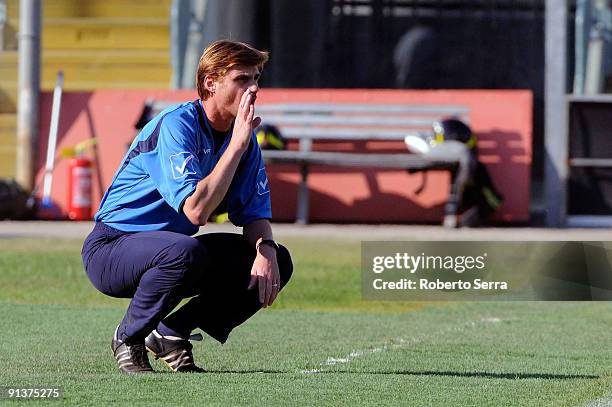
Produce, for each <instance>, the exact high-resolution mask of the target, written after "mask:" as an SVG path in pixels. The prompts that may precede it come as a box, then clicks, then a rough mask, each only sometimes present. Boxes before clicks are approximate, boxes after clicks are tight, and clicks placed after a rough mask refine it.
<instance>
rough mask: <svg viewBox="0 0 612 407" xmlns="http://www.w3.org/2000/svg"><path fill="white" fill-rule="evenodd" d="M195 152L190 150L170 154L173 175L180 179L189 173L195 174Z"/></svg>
mask: <svg viewBox="0 0 612 407" xmlns="http://www.w3.org/2000/svg"><path fill="white" fill-rule="evenodd" d="M193 159H194V156H193V154H191V153H189V152H181V153H177V154H173V155H171V156H170V168H171V169H172V177H173V178H174V179H180V178H183V177H186V176H187V175H189V174H195V173H196V172H195V170H194V169H193V164H192V163H193Z"/></svg>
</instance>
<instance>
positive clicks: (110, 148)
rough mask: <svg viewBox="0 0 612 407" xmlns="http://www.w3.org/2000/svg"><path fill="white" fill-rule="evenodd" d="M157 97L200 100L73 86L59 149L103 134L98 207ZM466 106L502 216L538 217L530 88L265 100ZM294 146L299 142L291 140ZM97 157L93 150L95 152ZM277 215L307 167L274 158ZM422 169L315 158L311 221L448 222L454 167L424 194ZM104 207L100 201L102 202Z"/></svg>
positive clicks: (58, 171)
mask: <svg viewBox="0 0 612 407" xmlns="http://www.w3.org/2000/svg"><path fill="white" fill-rule="evenodd" d="M149 98H154V99H162V100H169V101H176V102H182V101H187V100H194V99H196V98H197V94H196V93H194V92H193V91H192V90H186V91H168V90H129V91H122V90H99V91H94V92H66V93H64V96H63V101H62V111H61V119H60V125H59V134H58V146H57V151H58V152H59V151H60V150H61V149H62V148H64V147H69V146H74V145H76V144H77V143H78V142H80V141H83V140H85V139H87V138H90V137H96V138H97V140H98V147H97V157H96V158H97V160H96V161H97V171H96V172H95V177H94V185H93V200H94V206H95V207H96V208H97V205H98V203H99V202H100V200H101V197H102V195H103V193H104V190H105V189H106V188H107V187H108V186H109V184H110V182H111V181H112V178H113V175H114V173H115V171H116V169H117V167H118V166H119V163H120V162H121V160H122V158H123V155H124V154H125V151H126V149H127V147H128V145H129V143H130V142H131V140H132V139H133V137H134V136H135V129H134V124H135V123H136V121H137V119H138V117H139V115H140V113H141V111H142V107H143V104H144V103H145V101H146V100H147V99H149ZM51 101H52V94H51V93H43V95H42V98H41V109H40V112H41V120H40V125H41V127H40V129H41V140H40V143H39V148H38V161H37V181H39V180H40V179H42V175H43V171H44V158H45V157H46V149H47V135H48V131H49V121H50V116H51ZM314 101H316V102H334V103H357V102H359V103H361V102H363V103H398V104H402V103H405V104H424V105H425V104H458V105H465V106H467V107H469V109H470V123H471V127H472V129H473V130H474V132H475V133H476V134H477V136H478V148H479V151H480V159H481V161H482V162H484V163H485V164H486V166H487V168H488V169H489V170H490V173H491V176H492V178H493V181H494V182H495V185H496V186H498V189H499V190H500V192H501V193H502V194H503V195H504V197H505V200H504V204H503V206H502V207H501V208H500V210H499V211H498V213H497V214H496V215H495V220H497V221H499V222H512V223H515V222H518V223H521V222H527V221H528V220H529V203H530V176H531V163H532V106H533V101H532V94H531V91H527V90H468V91H464V90H457V91H455V90H444V91H412V90H402V91H397V90H359V89H351V90H340V89H326V90H316V89H264V90H262V91H261V92H260V94H259V95H258V98H257V103H258V104H264V103H276V102H314ZM290 148H297V146H296V145H291V146H290ZM314 148H315V149H317V150H350V151H363V150H377V151H378V150H385V151H391V150H394V151H405V147H404V146H403V145H402V143H391V144H389V143H384V144H381V143H380V142H367V143H358V144H354V143H315V146H314ZM89 155H90V157H93V154H89ZM67 171H68V170H67V161H66V160H62V161H60V162H58V163H57V165H56V167H55V171H54V183H53V188H52V199H53V201H54V203H55V205H56V210H55V211H45V212H41V213H40V216H41V217H43V218H45V217H51V218H63V217H66V213H67V209H66V206H67V195H68V192H67ZM268 176H269V178H270V187H271V191H272V208H273V213H274V220H276V221H293V220H294V219H295V208H296V198H297V183H298V180H299V172H298V168H297V167H295V166H292V165H269V166H268ZM422 177H423V174H422V173H415V174H408V173H407V172H405V171H395V170H393V171H390V170H376V169H365V170H361V169H349V168H340V167H338V168H335V167H324V166H315V167H312V169H311V174H310V177H309V187H310V190H311V200H310V220H311V221H312V222H360V223H361V222H363V223H435V222H440V221H441V219H442V215H443V208H444V203H445V201H446V197H447V193H448V182H449V179H448V175H447V173H446V172H444V171H431V172H429V173H428V175H427V182H426V187H425V189H424V190H423V191H422V192H421V193H420V194H416V192H415V190H416V189H417V188H418V187H419V185H421V182H422ZM94 212H95V208H94Z"/></svg>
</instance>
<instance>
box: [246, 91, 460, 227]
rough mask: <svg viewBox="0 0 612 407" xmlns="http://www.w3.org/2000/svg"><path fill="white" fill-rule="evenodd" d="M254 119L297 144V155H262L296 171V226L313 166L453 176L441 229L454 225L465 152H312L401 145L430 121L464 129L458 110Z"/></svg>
mask: <svg viewBox="0 0 612 407" xmlns="http://www.w3.org/2000/svg"><path fill="white" fill-rule="evenodd" d="M257 114H258V115H259V116H261V118H262V123H264V124H271V125H274V126H276V127H278V128H279V129H280V131H281V134H282V135H283V136H284V137H285V138H286V139H289V140H297V141H298V142H299V150H298V151H274V150H265V151H263V155H264V159H265V160H266V162H269V163H289V164H295V165H298V166H299V167H300V173H301V180H300V184H299V186H298V199H297V208H296V222H297V223H300V224H307V223H308V209H309V189H308V173H309V167H310V166H312V165H330V166H344V167H375V168H395V169H405V170H412V171H419V170H430V169H445V170H449V171H453V173H454V175H455V176H454V177H453V182H452V183H451V185H450V191H449V197H448V200H447V203H446V205H445V217H444V225H445V226H447V227H455V226H456V225H457V217H456V214H457V207H458V203H459V201H460V199H461V197H460V194H461V190H462V188H461V185H462V183H463V182H465V177H466V175H467V168H466V167H467V161H468V152H467V151H466V149H465V147H464V146H463V144H461V143H448V142H447V143H445V144H444V148H439V147H438V148H436V149H434V150H432V151H431V153H429V154H426V155H417V154H411V153H409V152H408V151H406V153H392V154H387V153H367V152H366V153H352V152H328V151H313V142H314V141H316V140H321V141H333V140H336V141H353V142H358V141H373V140H376V141H396V142H397V141H403V140H404V138H405V137H406V136H407V135H417V136H421V137H422V136H423V135H424V133H425V132H428V131H431V130H430V129H431V125H432V123H433V122H434V121H435V120H440V119H442V118H445V117H450V116H454V117H459V118H461V119H462V120H464V121H466V122H468V123H469V117H468V114H469V111H468V109H467V108H465V107H463V106H409V105H398V104H324V103H320V104H319V103H282V104H261V105H258V106H257Z"/></svg>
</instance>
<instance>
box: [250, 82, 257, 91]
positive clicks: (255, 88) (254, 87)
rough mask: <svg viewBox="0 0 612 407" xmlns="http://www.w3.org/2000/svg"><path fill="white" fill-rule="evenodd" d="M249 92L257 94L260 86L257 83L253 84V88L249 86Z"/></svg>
mask: <svg viewBox="0 0 612 407" xmlns="http://www.w3.org/2000/svg"><path fill="white" fill-rule="evenodd" d="M249 90H250V91H251V92H252V93H257V91H258V90H259V85H257V84H256V83H254V84H252V85H251V86H249Z"/></svg>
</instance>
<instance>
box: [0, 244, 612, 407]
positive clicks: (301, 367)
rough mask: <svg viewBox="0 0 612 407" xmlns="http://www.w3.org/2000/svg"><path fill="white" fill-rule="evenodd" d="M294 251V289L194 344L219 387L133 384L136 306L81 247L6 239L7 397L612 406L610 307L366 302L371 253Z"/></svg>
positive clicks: (339, 248)
mask: <svg viewBox="0 0 612 407" xmlns="http://www.w3.org/2000/svg"><path fill="white" fill-rule="evenodd" d="M283 242H284V243H285V244H286V245H287V246H288V247H290V249H291V250H292V253H293V256H294V263H295V272H294V278H293V280H292V282H291V283H290V285H289V286H288V287H287V288H286V290H285V291H284V292H283V293H282V295H281V297H279V299H278V301H277V303H276V304H275V305H274V306H273V307H272V308H271V309H268V310H264V311H262V312H260V313H259V314H257V315H256V316H255V317H253V318H252V319H251V320H249V321H248V322H247V323H245V324H244V325H243V326H241V327H239V328H238V329H236V330H235V331H234V333H233V334H232V336H231V337H230V340H229V341H228V343H226V344H225V345H223V346H221V345H219V344H218V343H216V342H214V341H213V340H212V339H210V338H208V337H206V338H205V340H204V341H203V342H202V343H196V344H195V346H194V354H195V356H196V360H197V361H199V362H200V364H202V365H203V366H204V367H205V368H206V369H207V370H208V373H204V374H172V373H170V372H169V371H167V370H166V369H165V367H164V366H162V365H161V364H160V363H158V362H155V363H154V368H155V369H156V370H158V371H159V373H158V374H154V375H145V376H136V377H128V376H125V375H122V374H121V373H119V371H118V370H117V368H116V366H115V363H114V359H113V358H112V355H111V352H110V338H111V335H112V332H113V330H114V328H115V326H116V324H117V322H118V321H119V320H120V319H121V317H122V315H123V312H124V309H125V307H126V305H127V302H126V301H125V300H117V299H112V298H107V297H105V296H104V295H102V294H100V293H98V292H97V291H95V289H94V288H93V287H92V286H91V285H90V284H89V281H88V280H87V278H86V276H85V274H84V272H83V270H82V266H81V260H80V255H79V253H80V242H79V241H72V240H58V239H54V240H22V239H15V240H0V287H1V290H0V309H1V310H2V319H1V320H2V325H1V326H2V329H1V330H0V361H1V366H2V369H1V370H0V386H16V387H32V386H38V387H41V386H44V387H49V386H53V387H55V386H60V387H62V388H63V390H64V398H63V399H62V400H61V401H48V403H52V405H61V404H62V403H65V404H69V405H110V404H111V403H112V404H118V405H147V406H152V405H198V406H208V405H213V406H241V405H249V406H274V405H280V406H286V405H290V406H312V405H333V406H381V405H415V406H472V405H473V406H523V405H525V406H596V405H612V375H611V372H612V329H611V327H612V305H611V304H608V303H535V302H523V303H520V302H505V303H501V302H486V303H448V304H435V303H401V302H387V303H385V302H367V301H362V300H361V291H360V287H361V286H360V278H361V273H360V244H359V242H358V241H350V242H342V241H338V240H321V239H316V240H315V239H306V238H303V239H291V240H283ZM598 399H599V401H593V400H598ZM0 402H1V401H0ZM35 403H43V404H44V403H45V402H44V401H36V402H35ZM598 403H599V404H598Z"/></svg>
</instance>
